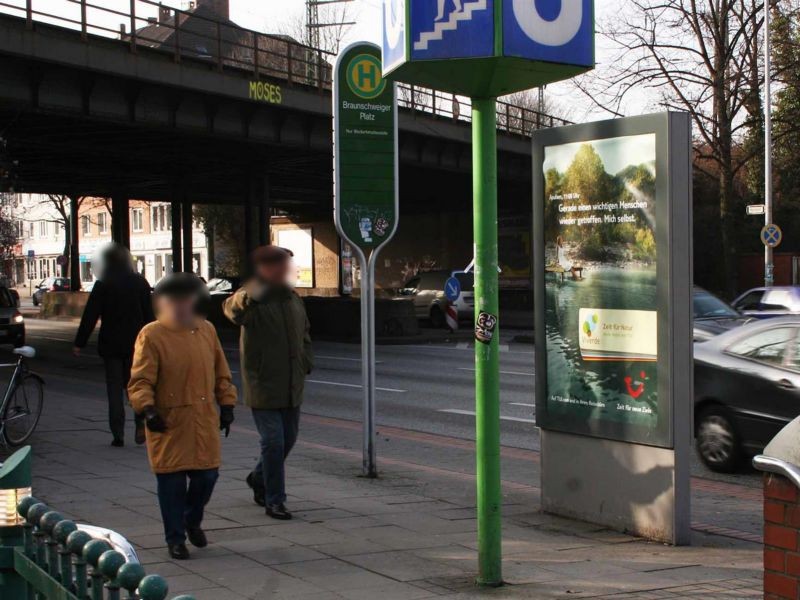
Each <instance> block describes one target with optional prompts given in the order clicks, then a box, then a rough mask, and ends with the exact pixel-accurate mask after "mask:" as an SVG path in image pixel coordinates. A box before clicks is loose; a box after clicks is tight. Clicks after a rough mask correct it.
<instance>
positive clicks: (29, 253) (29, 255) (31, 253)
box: [28, 250, 36, 258]
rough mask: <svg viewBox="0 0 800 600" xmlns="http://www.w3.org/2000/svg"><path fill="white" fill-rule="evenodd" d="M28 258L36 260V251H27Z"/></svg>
mask: <svg viewBox="0 0 800 600" xmlns="http://www.w3.org/2000/svg"><path fill="white" fill-rule="evenodd" d="M28 258H36V251H35V250H28Z"/></svg>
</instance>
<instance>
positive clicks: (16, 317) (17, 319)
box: [14, 313, 25, 323]
mask: <svg viewBox="0 0 800 600" xmlns="http://www.w3.org/2000/svg"><path fill="white" fill-rule="evenodd" d="M24 320H25V317H23V316H22V315H21V314H19V313H17V314H15V315H14V323H22V322H23V321H24Z"/></svg>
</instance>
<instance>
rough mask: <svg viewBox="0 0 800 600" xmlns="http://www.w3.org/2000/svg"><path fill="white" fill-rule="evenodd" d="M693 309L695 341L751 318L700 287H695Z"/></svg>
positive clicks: (729, 328) (709, 336)
mask: <svg viewBox="0 0 800 600" xmlns="http://www.w3.org/2000/svg"><path fill="white" fill-rule="evenodd" d="M692 309H693V312H694V341H695V342H705V341H706V340H709V339H711V338H713V337H714V336H717V335H719V334H720V333H724V332H726V331H729V330H731V329H733V328H735V327H739V326H740V325H744V324H745V323H747V322H748V321H750V320H751V318H749V317H746V316H744V315H743V314H742V313H740V312H739V311H737V310H736V309H735V308H733V307H732V306H730V305H729V304H726V303H725V302H724V301H722V300H720V299H719V298H717V297H716V296H715V295H714V294H712V293H711V292H708V291H706V290H704V289H702V288H699V287H696V288H694V295H693V297H692Z"/></svg>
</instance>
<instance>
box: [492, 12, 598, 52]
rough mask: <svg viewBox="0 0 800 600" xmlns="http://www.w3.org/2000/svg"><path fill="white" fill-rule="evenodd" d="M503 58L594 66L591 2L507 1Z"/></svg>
mask: <svg viewBox="0 0 800 600" xmlns="http://www.w3.org/2000/svg"><path fill="white" fill-rule="evenodd" d="M503 13H504V15H503V54H504V55H505V56H516V57H519V58H525V59H528V60H540V61H544V62H553V63H562V64H572V65H579V66H585V67H592V66H594V14H593V13H594V7H593V2H592V0H505V2H504V3H503Z"/></svg>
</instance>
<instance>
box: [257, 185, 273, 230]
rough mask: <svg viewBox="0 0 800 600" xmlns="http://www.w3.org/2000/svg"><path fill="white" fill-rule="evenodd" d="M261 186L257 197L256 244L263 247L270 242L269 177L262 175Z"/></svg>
mask: <svg viewBox="0 0 800 600" xmlns="http://www.w3.org/2000/svg"><path fill="white" fill-rule="evenodd" d="M261 185H262V187H261V190H259V195H258V221H257V223H258V244H259V245H260V246H264V245H265V244H269V242H270V230H269V225H270V223H269V217H270V208H271V206H270V200H271V198H270V181H269V175H264V178H263V179H262V181H261Z"/></svg>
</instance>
